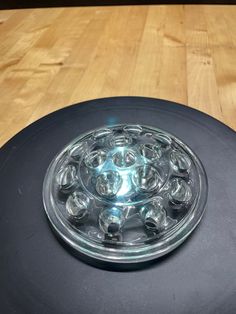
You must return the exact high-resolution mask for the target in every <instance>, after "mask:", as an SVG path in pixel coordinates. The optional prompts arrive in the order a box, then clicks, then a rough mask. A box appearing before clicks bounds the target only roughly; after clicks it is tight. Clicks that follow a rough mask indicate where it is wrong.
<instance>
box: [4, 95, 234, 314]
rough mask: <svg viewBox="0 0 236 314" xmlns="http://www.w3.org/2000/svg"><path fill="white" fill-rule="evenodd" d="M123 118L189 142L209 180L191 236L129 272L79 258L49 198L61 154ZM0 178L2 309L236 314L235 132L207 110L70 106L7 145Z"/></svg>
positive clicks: (108, 102) (136, 101)
mask: <svg viewBox="0 0 236 314" xmlns="http://www.w3.org/2000/svg"><path fill="white" fill-rule="evenodd" d="M119 123H140V124H144V125H149V126H153V127H158V128H161V129H163V130H166V131H168V132H170V133H172V134H174V135H176V136H177V137H179V138H180V139H182V140H183V141H184V142H185V143H186V144H187V145H188V146H190V148H191V149H193V151H194V152H195V153H196V154H197V155H198V156H199V158H200V159H201V161H202V163H203V165H204V166H205V169H206V172H207V176H208V184H209V194H208V201H207V207H206V212H205V214H204V216H203V219H202V222H201V223H200V225H199V226H198V228H197V229H196V230H195V231H194V232H193V234H192V235H191V236H190V237H189V239H188V240H187V241H185V242H184V243H183V244H182V245H181V246H180V247H179V248H177V249H176V250H175V251H173V252H172V253H170V254H168V255H167V256H166V257H163V258H161V259H159V260H156V261H155V262H152V263H148V264H145V265H142V267H140V268H139V269H133V270H130V271H122V270H117V269H116V270H113V269H112V267H109V268H101V267H99V268H98V267H96V263H95V265H93V266H91V265H90V264H88V263H86V262H84V261H82V260H81V259H78V258H77V257H75V256H74V255H73V254H72V253H71V252H70V251H69V250H68V249H67V248H65V247H64V245H62V244H61V243H60V242H59V241H58V239H57V238H56V236H55V234H54V233H53V232H52V230H51V229H50V226H49V223H48V221H47V218H46V215H45V213H44V209H43V204H42V183H43V179H44V175H45V172H46V169H47V167H48V165H49V163H50V161H51V160H52V159H53V157H54V156H55V154H56V153H57V152H58V151H59V150H60V149H61V148H62V147H63V146H64V145H65V144H67V143H68V142H70V141H71V140H72V139H73V138H74V137H76V136H78V135H79V134H81V133H84V132H87V131H89V130H91V129H94V128H97V127H100V126H102V125H107V124H119ZM0 182H1V183H0V186H1V188H0V198H1V206H0V238H1V250H0V312H1V313H4V314H5V313H7V314H11V313H24V314H27V313H29V314H43V313H57V314H61V313H66V314H74V313H76V314H78V313H102V314H105V313H113V314H115V313H161V314H162V313H181V314H184V313H186V314H190V313H214V314H215V313H221V314H222V313H236V271H235V266H236V228H235V226H236V202H235V197H236V133H235V132H234V131H233V130H231V129H230V128H228V127H227V126H225V125H224V124H222V123H220V122H218V121H217V120H215V119H213V118H211V117H210V116H208V115H206V114H203V113H201V112H199V111H196V110H194V109H190V108H188V107H185V106H181V105H178V104H175V103H172V102H168V101H164V100H158V99H152V98H142V97H115V98H106V99H98V100H93V101H88V102H85V103H82V104H78V105H74V106H70V107H67V108H65V109H62V110H59V111H57V112H54V113H52V114H50V115H48V116H46V117H44V118H43V119H40V120H38V121H37V122H35V123H33V124H32V125H30V126H29V127H27V128H26V129H24V130H23V131H21V132H20V133H19V134H18V135H16V136H15V137H14V138H13V139H12V140H10V141H9V142H8V143H7V144H6V145H5V146H3V148H2V149H1V150H0ZM99 266H101V265H99Z"/></svg>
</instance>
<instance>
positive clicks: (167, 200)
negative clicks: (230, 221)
mask: <svg viewBox="0 0 236 314" xmlns="http://www.w3.org/2000/svg"><path fill="white" fill-rule="evenodd" d="M206 198H207V179H206V174H205V171H204V169H203V166H202V164H201V162H200V161H199V159H198V158H197V156H196V155H195V154H194V153H193V152H192V151H191V149H190V148H189V147H187V146H186V145H185V144H184V143H183V142H181V141H180V140H179V139H178V138H176V137H175V136H173V135H171V134H168V133H166V132H164V131H162V130H159V129H155V128H153V127H148V126H143V125H142V126H141V125H117V126H112V127H104V128H101V129H97V130H93V131H91V132H89V133H86V134H83V135H81V136H79V137H78V138H76V139H75V140H74V141H72V142H71V143H70V144H68V145H67V146H66V147H65V148H64V149H63V150H62V151H61V152H60V153H59V154H58V155H57V156H56V157H55V158H54V159H53V161H52V162H51V164H50V166H49V168H48V171H47V173H46V176H45V180H44V185H43V201H44V206H45V210H46V213H47V215H48V218H49V220H50V222H51V224H52V226H53V227H54V229H55V230H56V232H57V233H58V234H59V235H60V236H61V237H62V238H63V239H64V240H65V241H66V242H67V243H68V244H69V245H70V246H72V247H73V248H74V249H75V250H77V251H79V252H80V253H83V254H85V255H88V256H90V257H93V258H95V259H99V260H103V261H109V262H117V263H137V262H142V261H147V260H151V259H154V258H157V257H160V256H162V255H164V254H166V253H168V252H169V251H171V250H173V249H174V248H175V247H177V246H178V245H179V244H180V243H182V242H183V241H184V239H185V238H186V237H187V236H188V235H189V234H190V233H191V232H192V231H193V229H194V228H195V227H196V225H197V224H198V223H199V221H200V219H201V217H202V215H203V212H204V207H205V203H206Z"/></svg>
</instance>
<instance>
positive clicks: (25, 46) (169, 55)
mask: <svg viewBox="0 0 236 314" xmlns="http://www.w3.org/2000/svg"><path fill="white" fill-rule="evenodd" d="M0 57H1V59H0V92H1V97H0V128H1V132H0V145H2V144H3V143H4V142H6V141H7V140H8V139H9V138H10V137H12V136H13V135H14V134H15V133H16V132H18V131H20V130H21V129H22V128H24V127H25V126H26V125H28V124H29V123H31V122H33V121H35V120H37V119H38V118H39V117H41V116H43V115H46V114H48V113H50V112H52V111H54V110H57V109H59V108H63V107H65V106H67V105H69V104H71V103H76V102H80V101H83V100H86V99H92V98H98V97H109V96H115V95H139V96H147V97H157V98H165V99H169V100H172V101H176V102H180V103H183V104H186V105H189V106H191V107H193V108H196V109H199V110H201V111H203V112H206V113H208V114H210V115H212V116H213V117H215V118H217V119H219V120H221V121H222V122H224V123H226V124H228V125H229V126H230V127H232V128H234V129H235V130H236V94H235V93H236V92H235V91H236V62H235V60H236V7H235V6H210V5H208V6H205V5H173V6H170V5H169V6H166V5H156V6H147V5H145V6H112V7H109V6H107V7H81V8H54V9H30V10H6V11H1V12H0Z"/></svg>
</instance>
